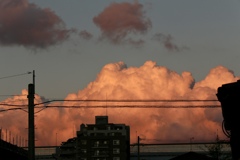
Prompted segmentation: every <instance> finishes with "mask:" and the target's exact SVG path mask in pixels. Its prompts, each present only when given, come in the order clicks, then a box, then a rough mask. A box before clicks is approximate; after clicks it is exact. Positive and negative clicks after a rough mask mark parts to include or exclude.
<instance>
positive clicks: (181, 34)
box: [0, 0, 240, 145]
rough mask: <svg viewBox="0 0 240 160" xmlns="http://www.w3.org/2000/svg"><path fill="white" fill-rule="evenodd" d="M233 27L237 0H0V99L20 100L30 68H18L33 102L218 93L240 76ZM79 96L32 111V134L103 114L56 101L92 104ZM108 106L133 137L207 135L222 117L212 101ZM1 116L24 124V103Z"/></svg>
mask: <svg viewBox="0 0 240 160" xmlns="http://www.w3.org/2000/svg"><path fill="white" fill-rule="evenodd" d="M6 15H7V16H6ZM239 28H240V1H239V0H232V1H225V0H211V1H209V0H201V1H192V0H181V1H169V0H161V1H159V0H137V1H135V0H132V1H124V0H99V1H94V3H93V1H89V0H81V1H75V0H69V1H67V2H66V1H65V0H58V1H57V2H55V1H48V0H41V1H39V0H18V1H16V0H0V55H1V58H0V71H1V72H0V73H1V75H0V77H3V78H0V95H2V96H0V99H1V102H0V103H1V104H11V105H27V95H28V91H27V88H28V84H29V83H32V74H29V73H30V72H26V71H32V70H34V71H35V75H36V77H35V93H36V95H35V103H36V104H40V103H43V102H47V101H50V100H53V99H62V100H91V99H98V100H129V101H130V100H140V99H142V100H146V99H150V100H179V99H182V100H193V99H195V100H217V97H216V92H217V88H218V87H220V86H221V85H222V84H224V83H229V82H235V81H237V80H238V79H239V75H240V70H239V58H240V57H239V55H240V54H239V46H240V45H239V43H240V32H239ZM21 73H24V74H23V75H21ZM25 74H26V75H25ZM9 75H10V77H8V76H9ZM11 75H17V76H13V77H11ZM4 77H6V78H4ZM84 103H86V104H82V102H76V101H68V102H54V103H52V104H49V108H47V109H44V110H42V111H41V112H39V113H38V116H37V118H36V126H37V127H38V128H39V129H38V132H36V137H37V138H38V139H39V141H38V142H37V143H41V142H44V143H47V144H54V142H52V141H51V140H49V141H48V142H46V140H44V139H47V138H48V137H50V136H49V135H55V133H56V132H58V133H59V130H61V134H62V135H61V136H60V135H59V137H62V140H66V139H68V138H69V137H70V136H72V132H71V133H70V132H69V130H71V131H72V129H71V128H72V127H74V130H77V129H78V128H79V125H80V124H81V123H91V122H93V119H94V116H95V115H105V114H106V109H104V108H91V109H85V108H79V109H77V110H72V109H71V108H64V106H81V105H86V106H89V105H90V104H91V102H84ZM163 103H165V102H163ZM166 103H167V102H166ZM107 104H108V105H110V104H111V103H109V102H108V103H107ZM51 105H52V107H50V106H51ZM143 105H145V104H143ZM164 105H166V104H164ZM194 105H196V102H189V106H194ZM199 105H203V104H199ZM213 105H214V106H218V105H219V102H217V101H215V102H213ZM53 106H56V107H53ZM57 106H58V107H57ZM2 107H3V106H0V110H1V109H5V108H2ZM16 107H17V106H16ZM107 113H108V115H109V119H110V120H111V121H112V122H116V123H120V122H121V123H127V124H129V125H131V126H132V129H133V133H131V134H132V136H134V134H135V131H136V130H138V133H139V134H140V133H141V134H143V135H144V136H146V137H147V138H148V139H161V140H163V141H182V140H184V139H187V140H189V137H192V136H193V135H194V137H195V138H196V139H201V140H206V139H212V137H214V136H213V135H214V134H215V132H216V131H217V130H220V128H221V122H222V114H221V108H220V107H217V108H216V109H212V108H194V109H189V108H183V109H181V110H179V109H177V108H170V107H169V108H168V109H165V108H154V109H153V108H151V109H149V108H141V109H140V108H112V109H111V110H110V109H109V111H108V112H107ZM6 120H7V121H6ZM0 121H1V122H2V124H3V127H4V128H6V127H9V128H11V129H13V130H15V131H16V132H19V133H22V134H25V132H26V131H25V129H23V128H26V126H24V127H23V126H22V125H23V123H20V122H24V121H27V118H26V112H22V111H21V110H13V111H9V112H1V114H0ZM50 122H51V123H50ZM52 124H54V126H53V125H52ZM69 124H70V125H71V126H69ZM192 126H194V127H195V129H194V130H192ZM176 130H177V132H176ZM202 130H204V131H206V132H204V133H202V132H201V134H200V131H202ZM174 133H178V135H176V134H174ZM59 134H60V133H59ZM183 135H184V136H183ZM158 136H160V137H158ZM220 136H222V138H224V135H220ZM214 138H215V137H214ZM41 140H42V141H41ZM59 142H60V140H59ZM47 144H45V145H47Z"/></svg>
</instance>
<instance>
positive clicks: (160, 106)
mask: <svg viewBox="0 0 240 160" xmlns="http://www.w3.org/2000/svg"><path fill="white" fill-rule="evenodd" d="M45 107H46V108H74V109H77V108H106V107H107V108H169V109H170V108H219V107H221V106H220V105H184V106H172V105H111V106H110V105H109V106H104V105H91V106H88V105H82V106H66V105H64V106H52V105H51V106H45Z"/></svg>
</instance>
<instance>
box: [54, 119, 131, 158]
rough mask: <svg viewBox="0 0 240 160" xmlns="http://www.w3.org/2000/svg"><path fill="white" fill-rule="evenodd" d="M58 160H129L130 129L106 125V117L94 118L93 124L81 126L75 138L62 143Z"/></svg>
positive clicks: (119, 125) (111, 124) (58, 152)
mask: <svg viewBox="0 0 240 160" xmlns="http://www.w3.org/2000/svg"><path fill="white" fill-rule="evenodd" d="M57 157H58V159H59V160H67V159H71V160H75V159H76V160H89V159H91V160H130V127H129V126H127V125H125V124H113V123H108V116H96V117H95V124H81V125H80V130H79V131H77V137H74V138H71V139H68V141H66V142H63V143H62V145H61V146H60V147H59V149H58V151H57Z"/></svg>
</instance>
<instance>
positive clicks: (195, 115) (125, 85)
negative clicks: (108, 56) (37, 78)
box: [0, 61, 238, 145]
mask: <svg viewBox="0 0 240 160" xmlns="http://www.w3.org/2000/svg"><path fill="white" fill-rule="evenodd" d="M237 79H238V77H235V76H234V74H233V73H232V72H231V71H229V70H228V69H227V68H225V67H223V66H217V67H215V68H213V69H211V70H210V72H209V74H208V75H207V76H206V78H205V79H204V80H202V81H200V82H195V80H194V78H193V77H192V75H191V73H190V72H183V73H181V74H178V73H177V72H174V71H172V70H169V69H168V68H166V67H164V66H158V65H157V64H156V63H155V62H153V61H147V62H145V63H144V64H143V65H142V66H140V67H127V65H126V64H125V63H124V62H117V63H111V64H107V65H105V66H104V67H103V68H102V70H101V71H100V72H99V74H98V75H97V77H96V79H95V80H94V81H93V82H90V83H89V84H88V86H86V87H85V88H84V89H83V90H79V91H78V93H69V95H68V96H67V97H66V98H65V99H67V100H79V99H81V100H90V99H100V100H105V99H109V100H113V99H114V100H147V99H148V100H163V99H165V100H176V99H184V100H186V99H194V100H196V99H200V100H206V99H211V100H213V99H216V96H215V95H216V91H217V88H218V87H219V86H221V85H222V84H224V83H229V82H233V81H236V80H237ZM22 95H25V96H14V97H11V98H8V99H6V100H5V101H2V102H1V103H7V104H21V105H27V102H28V101H27V97H26V95H27V91H26V90H23V91H22ZM43 101H44V99H43V98H42V97H40V96H38V95H36V96H35V104H37V103H41V102H43ZM126 103H128V104H129V102H126ZM158 103H159V104H162V105H173V104H169V102H161V103H160V102H158ZM97 104H98V105H104V106H109V108H87V107H85V108H75V109H74V108H70V109H69V108H68V109H67V108H50V107H49V108H46V109H44V110H42V111H40V112H38V113H36V115H35V124H36V131H35V132H36V136H35V137H36V140H37V141H36V145H55V144H56V138H57V143H58V144H60V143H61V142H63V141H66V140H67V139H69V138H72V137H74V136H76V131H77V130H79V126H80V124H81V123H85V124H91V123H94V119H95V116H96V115H106V114H107V115H108V116H109V122H110V123H125V124H127V125H130V129H131V143H135V142H136V137H137V135H140V137H141V138H143V139H144V140H143V141H142V143H149V142H151V140H154V139H155V140H156V139H157V140H158V143H161V142H162V143H166V142H189V139H190V138H191V137H194V141H214V140H215V138H216V134H217V133H218V135H219V137H220V138H223V139H224V138H226V137H225V136H224V134H223V133H222V130H221V123H222V113H221V108H205V109H204V108H152V109H151V108H110V106H111V105H116V103H113V102H104V103H102V102H99V103H95V102H69V101H65V102H54V103H51V104H49V105H48V106H51V105H52V106H72V107H74V106H80V105H87V106H91V105H97ZM118 104H121V105H124V103H121V102H119V103H118ZM134 104H136V105H138V104H139V105H143V104H144V103H143V102H141V103H139V102H135V103H134ZM151 104H154V103H153V102H152V103H151ZM200 104H201V105H204V104H203V102H201V103H200ZM213 104H215V105H219V103H218V102H213ZM177 105H180V104H177ZM188 105H194V102H189V103H188ZM0 107H1V109H3V108H9V107H8V106H0ZM40 109H41V108H36V109H35V112H36V111H38V110H40ZM27 117H28V116H27V113H26V112H24V111H22V110H16V111H8V112H2V113H1V114H0V120H1V122H2V123H1V124H2V126H1V127H2V128H6V129H8V130H11V131H12V132H14V134H18V135H22V136H23V135H24V136H25V137H26V138H27V130H26V128H27V125H28V123H27ZM152 142H154V141H152Z"/></svg>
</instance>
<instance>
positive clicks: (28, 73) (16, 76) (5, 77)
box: [0, 72, 32, 79]
mask: <svg viewBox="0 0 240 160" xmlns="http://www.w3.org/2000/svg"><path fill="white" fill-rule="evenodd" d="M31 73H32V72H27V73H21V74H15V75H11V76H5V77H0V79H6V78H12V77H17V76H23V75H26V74H31Z"/></svg>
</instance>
